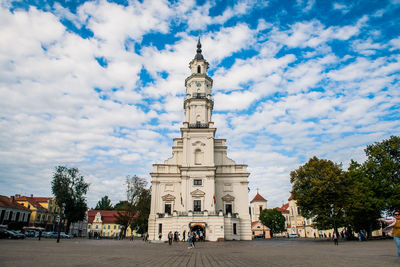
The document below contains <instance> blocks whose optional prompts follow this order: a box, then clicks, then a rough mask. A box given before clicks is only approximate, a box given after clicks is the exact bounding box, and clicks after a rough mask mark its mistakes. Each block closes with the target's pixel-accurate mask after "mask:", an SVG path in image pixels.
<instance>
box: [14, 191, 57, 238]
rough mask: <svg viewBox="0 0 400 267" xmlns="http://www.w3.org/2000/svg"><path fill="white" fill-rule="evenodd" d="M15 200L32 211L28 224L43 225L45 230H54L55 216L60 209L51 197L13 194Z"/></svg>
mask: <svg viewBox="0 0 400 267" xmlns="http://www.w3.org/2000/svg"><path fill="white" fill-rule="evenodd" d="M15 201H16V202H17V203H19V204H21V205H23V206H24V207H26V208H28V209H30V210H31V211H32V213H31V216H30V218H29V226H31V227H33V226H35V227H43V228H45V229H46V231H55V229H56V217H57V215H58V214H59V212H60V209H59V208H58V206H57V205H56V203H55V201H54V199H53V198H51V197H33V195H31V196H30V197H27V196H20V195H15Z"/></svg>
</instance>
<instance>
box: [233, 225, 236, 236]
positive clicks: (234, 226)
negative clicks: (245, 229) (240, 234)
mask: <svg viewBox="0 0 400 267" xmlns="http://www.w3.org/2000/svg"><path fill="white" fill-rule="evenodd" d="M233 234H234V235H237V231H236V223H234V224H233Z"/></svg>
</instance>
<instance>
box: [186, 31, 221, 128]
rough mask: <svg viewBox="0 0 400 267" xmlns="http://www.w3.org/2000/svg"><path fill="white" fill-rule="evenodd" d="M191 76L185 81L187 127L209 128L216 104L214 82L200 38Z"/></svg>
mask: <svg viewBox="0 0 400 267" xmlns="http://www.w3.org/2000/svg"><path fill="white" fill-rule="evenodd" d="M189 68H190V71H191V75H190V76H189V77H187V78H186V80H185V87H186V99H185V102H184V109H185V122H186V123H184V125H185V126H186V127H196V128H208V127H209V123H210V122H211V114H212V109H213V106H214V102H213V100H212V99H211V88H212V85H213V80H212V79H211V78H210V77H209V76H208V75H207V70H208V62H207V61H206V60H205V59H204V57H203V55H202V54H201V43H200V37H199V40H198V42H197V53H196V55H195V57H194V59H193V60H192V61H190V63H189Z"/></svg>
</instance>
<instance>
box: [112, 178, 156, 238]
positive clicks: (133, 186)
mask: <svg viewBox="0 0 400 267" xmlns="http://www.w3.org/2000/svg"><path fill="white" fill-rule="evenodd" d="M126 186H127V189H126V196H127V200H126V201H121V202H120V207H119V209H120V210H121V211H120V212H118V214H117V215H116V221H117V223H118V224H120V225H121V226H122V228H123V235H124V236H125V234H126V230H127V228H128V226H130V227H131V230H136V231H137V232H138V233H144V232H146V231H147V225H148V216H149V213H150V190H149V189H147V188H146V186H147V181H146V180H145V179H144V178H140V177H138V176H137V175H134V176H127V177H126ZM117 205H118V204H117Z"/></svg>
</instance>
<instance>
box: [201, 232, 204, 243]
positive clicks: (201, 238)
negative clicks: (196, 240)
mask: <svg viewBox="0 0 400 267" xmlns="http://www.w3.org/2000/svg"><path fill="white" fill-rule="evenodd" d="M200 241H204V240H203V232H202V231H200Z"/></svg>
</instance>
